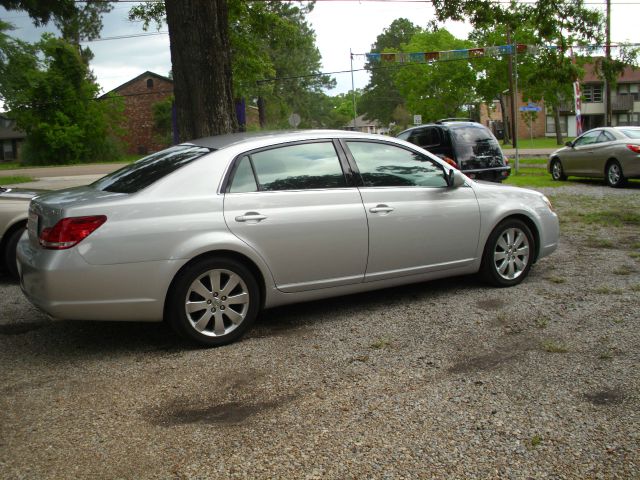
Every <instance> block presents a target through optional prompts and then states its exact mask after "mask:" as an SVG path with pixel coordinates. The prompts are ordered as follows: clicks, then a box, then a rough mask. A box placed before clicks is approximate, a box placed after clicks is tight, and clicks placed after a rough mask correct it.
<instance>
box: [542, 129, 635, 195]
mask: <svg viewBox="0 0 640 480" xmlns="http://www.w3.org/2000/svg"><path fill="white" fill-rule="evenodd" d="M547 171H548V172H549V173H551V177H552V178H553V179H554V180H566V179H567V177H568V176H576V177H597V178H603V177H604V179H605V181H606V182H607V184H608V185H609V186H610V187H623V186H625V185H626V183H627V179H629V178H640V127H602V128H594V129H593V130H589V131H588V132H585V133H583V134H582V135H580V136H579V137H578V138H576V139H575V140H574V141H573V142H567V144H566V147H563V148H561V149H559V150H556V151H555V152H553V153H552V154H551V155H549V161H548V163H547Z"/></svg>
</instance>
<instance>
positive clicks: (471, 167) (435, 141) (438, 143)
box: [398, 119, 511, 182]
mask: <svg viewBox="0 0 640 480" xmlns="http://www.w3.org/2000/svg"><path fill="white" fill-rule="evenodd" d="M398 138H401V139H402V140H407V141H408V142H411V143H414V144H416V145H418V146H419V147H422V148H424V149H425V150H427V151H429V152H431V153H433V154H434V155H437V156H439V157H441V158H443V159H444V160H445V161H447V162H449V163H450V164H451V165H453V166H454V167H456V168H459V169H460V170H462V172H464V174H465V175H467V176H469V177H471V178H475V179H478V180H490V181H492V182H501V181H502V180H504V179H505V178H507V177H508V176H509V174H510V173H511V167H509V165H508V164H507V163H508V160H507V157H505V156H504V155H503V154H502V150H501V149H500V144H499V143H498V140H496V137H494V136H493V134H492V133H491V131H490V130H489V129H488V128H486V127H484V126H483V125H481V124H480V123H477V122H473V121H471V120H466V119H465V120H458V119H445V120H438V121H437V122H436V123H430V124H427V125H420V126H418V127H413V128H410V129H408V130H405V131H403V132H400V133H399V134H398Z"/></svg>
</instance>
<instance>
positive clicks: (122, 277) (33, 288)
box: [17, 238, 185, 322]
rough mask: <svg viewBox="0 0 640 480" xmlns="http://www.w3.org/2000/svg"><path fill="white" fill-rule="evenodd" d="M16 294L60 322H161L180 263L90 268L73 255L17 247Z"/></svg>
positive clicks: (24, 242) (22, 245)
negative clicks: (17, 290) (167, 297)
mask: <svg viewBox="0 0 640 480" xmlns="http://www.w3.org/2000/svg"><path fill="white" fill-rule="evenodd" d="M17 257H18V268H19V272H20V286H21V288H22V291H23V292H24V294H25V295H26V297H27V298H28V299H29V301H30V302H31V303H33V304H34V305H35V306H36V307H38V308H39V309H40V310H42V311H44V312H45V313H47V314H49V315H51V316H52V317H54V318H59V319H65V320H119V321H147V322H154V321H161V320H162V318H163V311H164V301H165V296H166V292H167V290H168V287H169V284H170V282H171V279H172V278H173V276H174V275H175V273H176V272H177V271H178V270H179V269H180V267H181V266H182V265H183V264H184V263H185V261H184V260H179V261H178V260H173V261H158V262H141V263H126V264H118V265H91V264H88V263H87V262H86V261H85V260H84V259H83V258H82V257H81V256H80V255H79V254H78V252H77V249H75V248H71V249H69V250H43V249H40V248H37V247H33V246H32V245H30V244H29V241H28V240H27V239H26V238H25V239H23V240H22V241H20V243H19V244H18V251H17Z"/></svg>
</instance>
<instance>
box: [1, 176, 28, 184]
mask: <svg viewBox="0 0 640 480" xmlns="http://www.w3.org/2000/svg"><path fill="white" fill-rule="evenodd" d="M34 180H35V179H34V178H33V177H26V176H24V175H11V176H6V177H2V176H0V185H15V184H16V183H27V182H33V181H34Z"/></svg>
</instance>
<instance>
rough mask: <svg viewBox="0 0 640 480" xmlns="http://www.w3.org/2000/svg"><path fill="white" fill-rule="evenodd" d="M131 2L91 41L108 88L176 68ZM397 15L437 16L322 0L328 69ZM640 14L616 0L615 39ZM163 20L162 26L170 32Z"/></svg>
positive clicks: (346, 84) (20, 28)
mask: <svg viewBox="0 0 640 480" xmlns="http://www.w3.org/2000/svg"><path fill="white" fill-rule="evenodd" d="M586 1H587V2H588V3H589V4H591V5H592V6H593V8H600V9H602V10H604V3H605V2H604V0H602V1H599V2H598V1H596V0H586ZM132 5H133V4H132V3H123V4H121V5H117V4H116V5H114V8H113V10H112V11H111V12H110V13H109V14H107V15H106V16H105V17H104V20H103V22H104V28H103V30H102V38H103V39H104V40H102V41H94V42H89V43H87V45H89V47H90V48H91V50H92V51H93V53H94V55H95V57H94V59H93V61H92V62H91V68H92V69H93V72H94V73H95V75H96V76H97V78H98V83H99V84H100V86H101V87H102V90H103V92H108V91H110V90H112V89H113V88H115V87H117V86H119V85H121V84H123V83H125V82H127V81H129V80H131V79H132V78H134V77H136V76H138V75H140V74H141V73H143V72H145V71H147V70H149V71H152V72H154V73H158V74H160V75H167V74H168V72H169V70H170V69H171V57H170V52H169V36H168V35H167V34H166V33H160V34H158V33H157V32H156V29H155V28H154V27H152V28H151V29H150V31H149V32H148V33H147V34H145V32H144V31H143V30H142V25H141V24H140V23H136V22H130V21H129V20H128V19H127V13H128V11H129V9H130V8H131V6H132ZM0 18H1V19H2V20H5V21H8V22H11V23H13V24H14V25H15V26H16V30H14V32H13V35H14V36H16V37H18V38H21V39H23V40H27V41H36V40H37V39H38V38H39V36H40V34H41V33H42V32H43V31H55V27H53V26H49V27H47V28H45V29H36V28H35V27H34V26H33V24H32V23H31V20H30V19H29V18H28V16H27V15H26V14H25V13H24V12H18V11H10V12H7V11H5V10H4V9H2V8H0ZM396 18H407V19H409V20H410V21H411V22H413V23H414V24H415V25H418V26H420V27H425V26H426V25H427V22H429V21H430V20H432V19H434V18H435V17H434V13H433V8H432V6H431V4H430V3H429V2H424V1H410V0H405V1H402V0H400V1H398V0H396V1H355V0H353V1H322V0H320V1H318V2H317V3H316V5H315V8H314V10H313V12H311V14H310V15H309V17H308V20H309V23H310V24H311V25H312V27H313V29H314V30H315V32H316V46H317V47H318V49H319V50H320V53H321V54H322V62H323V71H324V72H334V71H342V70H350V68H351V63H350V52H353V53H354V54H364V53H366V52H369V51H370V49H371V45H372V44H373V43H375V41H376V37H377V36H378V35H379V34H380V33H382V32H383V30H384V29H385V28H386V27H388V26H389V25H390V24H391V22H393V20H394V19H396ZM638 18H640V2H639V1H638V0H612V19H611V31H612V34H611V40H612V43H616V42H625V41H628V42H640V34H638V33H637V23H638V22H637V19H638ZM444 27H445V28H447V30H449V31H450V32H451V33H453V34H454V35H455V36H456V37H458V38H465V37H466V36H467V34H468V33H469V32H470V30H471V28H470V26H469V25H468V24H465V23H461V22H447V23H446V24H445V25H444ZM166 30H167V29H166V26H164V27H163V28H162V30H161V32H166ZM123 35H142V36H137V37H133V38H123V39H108V38H111V37H118V36H123ZM363 65H364V57H363V56H357V55H356V56H355V57H354V62H353V69H354V70H358V69H361V68H362V67H363ZM334 78H335V79H336V82H337V86H336V88H334V89H332V90H330V91H328V92H327V93H329V94H330V95H335V94H339V93H345V92H347V91H349V90H350V89H351V85H352V83H351V82H352V79H351V74H350V72H347V73H344V74H337V75H334ZM353 80H354V85H355V88H364V87H365V86H366V84H367V82H368V75H367V73H366V72H355V73H354V77H353Z"/></svg>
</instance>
